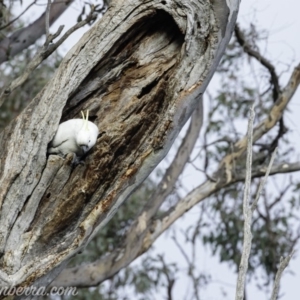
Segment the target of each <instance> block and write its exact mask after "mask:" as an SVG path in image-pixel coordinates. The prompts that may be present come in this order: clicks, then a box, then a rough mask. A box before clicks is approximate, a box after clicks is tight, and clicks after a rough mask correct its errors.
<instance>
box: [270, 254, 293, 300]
mask: <svg viewBox="0 0 300 300" xmlns="http://www.w3.org/2000/svg"><path fill="white" fill-rule="evenodd" d="M293 255H294V251H292V253H291V254H290V255H288V256H287V257H286V258H283V257H281V258H280V264H279V268H278V271H277V273H276V277H275V282H274V287H273V291H272V296H271V300H277V297H278V292H279V286H280V280H281V276H282V273H283V271H284V270H285V268H286V267H287V265H288V264H289V262H290V260H291V258H292V256H293Z"/></svg>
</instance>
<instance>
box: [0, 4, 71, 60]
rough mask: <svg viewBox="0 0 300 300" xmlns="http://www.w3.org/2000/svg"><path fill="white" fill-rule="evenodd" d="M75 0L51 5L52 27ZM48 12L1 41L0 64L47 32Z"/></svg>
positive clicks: (50, 22)
mask: <svg viewBox="0 0 300 300" xmlns="http://www.w3.org/2000/svg"><path fill="white" fill-rule="evenodd" d="M73 1H74V0H70V1H61V0H55V1H54V2H53V3H52V5H51V11H50V18H49V25H50V26H51V25H52V24H53V23H54V22H55V21H56V20H57V19H58V18H59V17H60V16H61V14H62V13H63V12H64V11H65V10H66V9H67V8H68V7H69V6H70V5H71V4H72V3H73ZM45 20H46V12H45V13H43V14H42V15H41V16H40V17H39V18H38V19H37V20H36V21H35V22H33V23H32V24H30V25H28V26H27V27H25V28H21V29H19V30H17V31H16V32H14V33H13V34H12V35H11V36H9V37H5V38H3V39H2V40H1V41H0V64H2V63H3V62H5V61H7V60H9V59H10V58H12V57H14V56H15V55H17V54H18V53H20V52H21V51H23V50H24V49H27V48H28V47H29V46H30V45H32V44H34V43H35V42H36V41H37V40H38V39H39V38H40V37H41V36H42V35H44V34H45V33H46V31H45Z"/></svg>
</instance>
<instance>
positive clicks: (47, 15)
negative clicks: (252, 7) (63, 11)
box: [45, 0, 51, 46]
mask: <svg viewBox="0 0 300 300" xmlns="http://www.w3.org/2000/svg"><path fill="white" fill-rule="evenodd" d="M50 11H51V0H48V4H47V8H46V18H45V26H46V41H47V40H48V37H49V35H50ZM48 45H49V44H48ZM48 45H47V46H48Z"/></svg>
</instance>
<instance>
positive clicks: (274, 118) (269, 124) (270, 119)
mask: <svg viewBox="0 0 300 300" xmlns="http://www.w3.org/2000/svg"><path fill="white" fill-rule="evenodd" d="M299 83H300V64H299V65H298V66H297V67H295V69H294V70H293V73H292V75H291V77H290V79H289V82H288V83H287V85H286V87H285V88H284V90H283V92H282V93H281V94H280V95H279V98H278V99H277V101H276V102H275V103H274V105H273V106H272V107H271V109H270V111H269V113H268V114H267V116H266V117H265V119H264V120H263V121H262V122H260V124H258V125H257V126H256V127H255V128H254V129H253V141H254V142H256V141H257V140H259V139H260V138H261V137H262V136H263V135H264V134H266V133H267V132H268V131H270V130H271V129H272V128H273V127H274V126H275V125H276V123H277V122H278V121H279V120H280V119H281V117H282V115H283V112H284V110H285V108H286V106H287V104H288V103H289V101H290V100H291V99H292V97H293V95H294V93H295V92H296V90H297V88H298V86H299ZM246 149H247V137H246V136H245V137H243V138H242V139H240V140H239V141H238V142H237V143H235V145H234V146H233V151H232V152H231V153H230V154H228V155H226V156H225V157H224V158H223V159H222V161H221V163H220V166H219V168H218V170H221V169H222V167H224V168H225V172H226V177H227V182H228V183H229V182H231V180H232V176H233V174H232V172H233V166H234V161H235V160H236V159H238V158H239V157H241V156H242V155H243V154H244V152H245V151H246ZM213 177H216V176H213Z"/></svg>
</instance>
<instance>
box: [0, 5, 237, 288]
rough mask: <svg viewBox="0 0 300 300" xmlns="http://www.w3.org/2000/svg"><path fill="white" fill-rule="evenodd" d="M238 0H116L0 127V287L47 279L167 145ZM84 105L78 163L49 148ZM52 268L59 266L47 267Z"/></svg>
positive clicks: (205, 76) (204, 78)
mask: <svg viewBox="0 0 300 300" xmlns="http://www.w3.org/2000/svg"><path fill="white" fill-rule="evenodd" d="M238 7H239V1H234V0H232V1H227V2H225V1H212V2H210V1H208V0H206V1H195V0H181V1H177V0H166V1H158V0H151V1H147V2H145V1H142V0H140V1H139V0H135V1H133V0H125V1H124V0H122V1H121V0H118V1H114V2H113V4H112V6H111V7H110V9H109V10H108V11H107V12H106V14H105V16H104V17H103V18H102V19H101V20H100V21H98V22H97V23H96V24H95V25H94V26H93V28H91V30H90V31H89V32H87V33H86V34H85V35H84V36H83V38H82V39H81V40H80V41H79V42H78V44H77V45H76V46H75V47H74V48H73V49H72V50H71V51H70V52H69V53H68V54H67V56H66V57H65V58H64V60H63V61H62V63H61V65H60V67H59V69H58V70H57V72H56V74H55V76H54V77H53V79H52V80H51V81H50V82H49V83H48V85H47V86H46V87H45V88H44V89H43V90H42V91H41V93H39V95H37V96H36V97H35V98H34V99H33V100H32V101H31V103H30V104H29V105H28V107H27V108H26V109H25V110H24V111H23V113H22V114H21V115H19V116H18V117H17V118H16V119H15V120H13V122H12V123H11V124H10V125H9V126H8V127H7V128H5V130H4V131H3V132H2V133H1V135H0V141H1V149H0V187H1V189H0V205H1V211H0V250H1V258H0V269H1V270H0V285H1V286H6V285H8V286H20V285H21V286H28V285H31V284H34V282H38V283H39V284H46V283H49V282H50V281H51V280H52V279H53V278H54V277H55V276H56V273H57V270H59V269H60V268H61V267H60V266H61V265H62V264H64V263H65V262H66V260H67V259H69V258H70V257H71V256H72V255H74V254H75V253H76V252H77V251H78V250H79V249H80V248H81V247H83V246H84V245H85V244H86V243H87V242H88V241H89V240H90V239H91V238H92V237H93V235H94V234H95V232H96V231H97V230H100V229H101V228H102V227H103V226H105V224H106V223H107V222H108V221H109V220H110V218H111V217H112V216H113V214H114V213H115V211H116V210H117V209H118V207H119V206H120V205H121V203H122V202H123V201H125V199H126V198H127V197H128V196H129V195H130V194H131V193H132V191H133V190H134V189H135V188H136V187H137V186H138V185H139V184H141V182H142V181H143V180H144V179H145V178H146V177H147V176H148V175H149V173H150V172H151V171H152V170H153V168H154V167H155V166H156V165H157V164H158V163H159V162H160V161H161V159H162V158H163V157H164V156H165V155H166V153H167V152H168V150H169V148H170V147H171V145H172V142H173V141H174V139H175V137H176V136H177V134H178V132H179V130H180V129H181V128H182V126H183V125H184V124H185V122H186V120H187V119H188V118H189V116H190V115H191V113H192V112H193V110H194V108H195V107H196V106H197V101H199V99H201V95H202V94H203V92H204V91H205V89H206V87H207V85H208V83H209V81H210V79H211V77H212V75H213V73H214V71H215V70H216V67H217V65H218V63H219V61H220V59H221V57H222V54H223V52H224V49H225V46H226V45H227V43H228V41H229V39H230V36H231V33H232V30H233V28H234V24H235V21H236V15H237V11H238ZM82 109H84V110H86V109H89V110H90V115H91V117H92V118H91V119H92V120H94V122H95V123H96V124H97V125H98V127H99V130H100V135H99V138H98V140H97V144H96V146H95V147H94V148H93V151H92V152H91V153H90V155H89V156H88V157H87V158H86V160H85V164H84V165H78V166H76V167H74V166H72V165H71V160H72V155H69V156H68V157H67V158H66V159H63V158H61V157H58V156H54V155H50V156H49V157H47V156H46V149H47V145H48V143H49V142H50V141H51V139H52V137H53V136H54V134H55V131H56V130H57V127H58V124H59V123H60V122H61V121H64V120H66V119H69V118H73V117H76V116H79V113H80V110H82ZM51 270H55V271H53V272H51Z"/></svg>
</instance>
